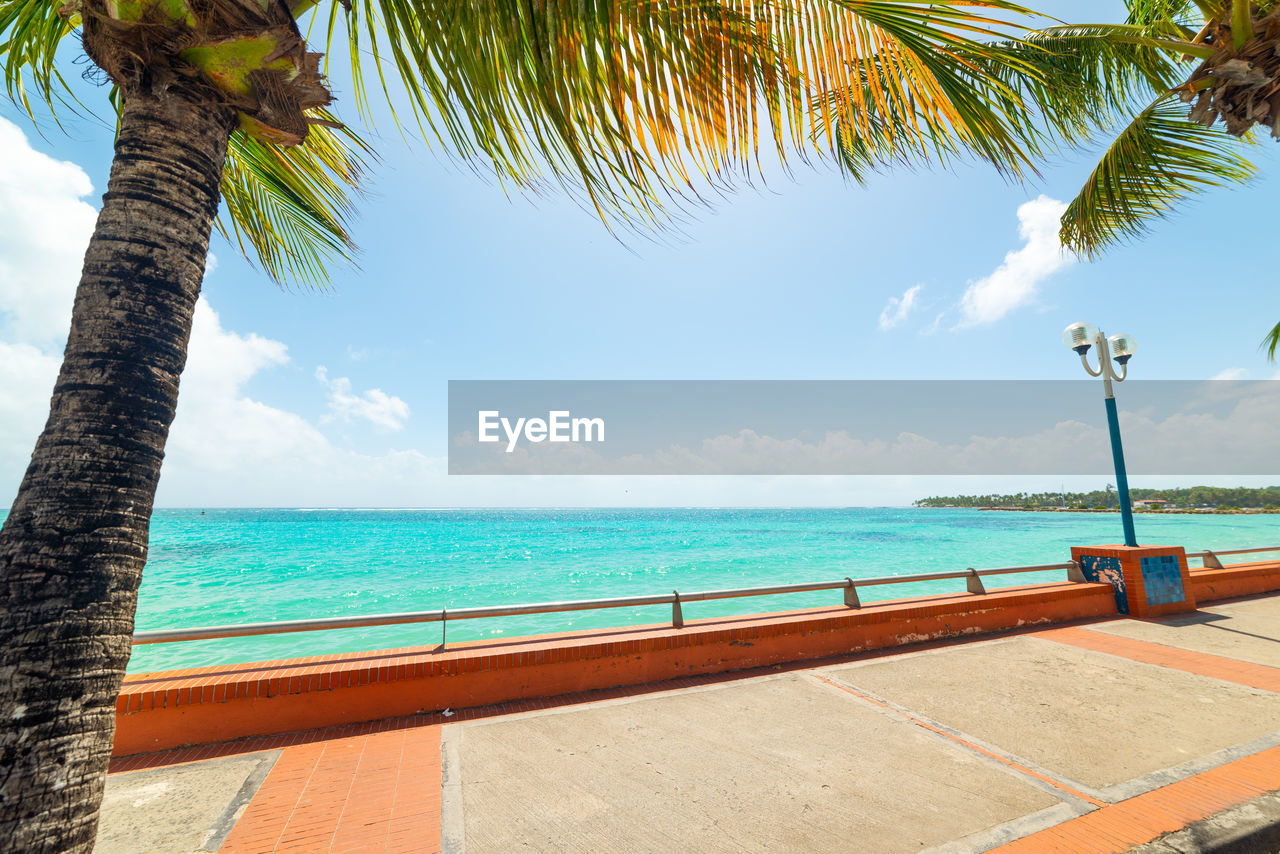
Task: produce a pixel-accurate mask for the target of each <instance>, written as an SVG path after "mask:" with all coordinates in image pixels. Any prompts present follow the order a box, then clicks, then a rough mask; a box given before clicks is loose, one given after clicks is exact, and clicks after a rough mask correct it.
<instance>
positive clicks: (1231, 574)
mask: <svg viewBox="0 0 1280 854" xmlns="http://www.w3.org/2000/svg"><path fill="white" fill-rule="evenodd" d="M1191 590H1192V592H1193V593H1194V594H1195V597H1196V601H1197V602H1211V601H1213V600H1215V599H1231V598H1234V597H1236V596H1253V595H1255V594H1258V593H1270V592H1272V591H1274V590H1280V561H1262V562H1258V563H1240V564H1234V565H1232V566H1228V567H1226V568H1225V569H1196V570H1193V571H1192V572H1191Z"/></svg>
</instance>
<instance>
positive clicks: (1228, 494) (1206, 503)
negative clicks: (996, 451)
mask: <svg viewBox="0 0 1280 854" xmlns="http://www.w3.org/2000/svg"><path fill="white" fill-rule="evenodd" d="M1129 495H1130V497H1131V498H1132V499H1133V501H1135V502H1137V501H1144V500H1150V499H1162V500H1164V501H1167V502H1169V506H1173V507H1186V508H1191V507H1214V508H1226V507H1276V506H1280V486H1265V487H1260V488H1249V487H1244V486H1237V487H1225V486H1190V487H1183V488H1179V489H1131V490H1129ZM1119 504H1120V501H1119V498H1118V497H1117V495H1116V490H1115V486H1114V485H1112V484H1110V483H1109V484H1107V486H1106V488H1105V489H1095V490H1093V491H1092V492H1018V493H1014V494H1012V495H997V494H994V493H993V494H991V495H951V496H932V497H930V498H922V499H920V500H919V501H916V502H915V506H916V507H1025V508H1037V507H1043V508H1055V507H1080V508H1093V507H1117V506H1119Z"/></svg>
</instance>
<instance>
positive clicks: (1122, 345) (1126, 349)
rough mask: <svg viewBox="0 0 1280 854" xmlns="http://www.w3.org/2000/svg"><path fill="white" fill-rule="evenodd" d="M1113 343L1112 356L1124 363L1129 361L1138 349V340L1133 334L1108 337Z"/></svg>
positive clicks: (1108, 340) (1110, 342) (1109, 341)
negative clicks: (1134, 338) (1135, 339)
mask: <svg viewBox="0 0 1280 854" xmlns="http://www.w3.org/2000/svg"><path fill="white" fill-rule="evenodd" d="M1107 342H1108V343H1109V344H1110V345H1111V358H1113V359H1115V360H1116V361H1117V362H1119V363H1120V364H1122V365H1126V364H1128V363H1129V358H1130V357H1131V356H1132V355H1133V354H1134V353H1136V352H1137V351H1138V342H1137V341H1134V340H1133V336H1132V335H1112V336H1111V337H1110V338H1108V339H1107Z"/></svg>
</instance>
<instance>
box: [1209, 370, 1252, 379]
mask: <svg viewBox="0 0 1280 854" xmlns="http://www.w3.org/2000/svg"><path fill="white" fill-rule="evenodd" d="M1247 376H1249V369H1248V368H1227V369H1226V370H1225V371H1219V372H1218V373H1216V374H1214V375H1213V376H1212V377H1210V378H1209V379H1211V380H1242V379H1244V378H1245V377H1247Z"/></svg>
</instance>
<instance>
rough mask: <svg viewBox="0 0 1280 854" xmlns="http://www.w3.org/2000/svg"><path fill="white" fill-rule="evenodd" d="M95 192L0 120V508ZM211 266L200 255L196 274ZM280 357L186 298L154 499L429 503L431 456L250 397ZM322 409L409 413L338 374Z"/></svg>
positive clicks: (36, 423) (389, 422) (19, 467)
mask: <svg viewBox="0 0 1280 854" xmlns="http://www.w3.org/2000/svg"><path fill="white" fill-rule="evenodd" d="M92 191H93V186H92V182H91V181H90V180H89V176H88V175H87V174H86V173H85V171H84V170H83V169H81V168H80V167H79V166H77V165H76V164H74V163H68V162H64V161H60V160H57V159H55V158H52V157H49V156H48V155H45V154H42V153H40V152H39V151H36V150H35V149H34V148H32V147H31V145H30V144H29V142H28V140H27V137H26V135H25V134H24V133H23V131H22V130H21V129H19V128H18V127H17V126H16V125H14V124H12V123H10V122H8V121H6V120H5V119H3V118H0V222H3V223H4V224H5V227H4V228H3V229H0V507H3V506H4V505H5V504H6V503H7V502H8V500H9V499H10V498H12V496H13V495H14V493H15V491H16V489H17V487H18V483H19V482H20V480H21V478H22V474H23V472H24V471H25V469H26V466H27V461H28V460H29V459H30V454H31V450H32V448H34V447H35V441H36V437H37V436H38V435H39V432H40V430H41V429H42V428H43V426H44V423H45V420H46V419H47V417H48V413H49V397H50V394H51V392H52V389H53V384H54V381H55V379H56V378H57V373H58V368H59V365H60V364H61V362H62V348H63V345H64V343H65V341H66V335H67V330H68V328H69V326H70V319H71V307H72V304H73V302H74V297H75V288H76V284H77V283H78V281H79V278H80V269H81V266H82V264H83V259H84V251H85V246H86V245H87V244H88V242H89V238H90V236H91V235H92V233H93V225H94V220H95V218H96V216H97V212H96V211H95V209H94V208H93V206H92V205H90V204H89V203H88V202H86V201H84V198H85V197H86V196H87V195H88V194H90V193H91V192H92ZM217 264H218V259H217V257H216V256H215V255H214V254H213V253H210V254H209V256H208V258H207V260H206V262H205V271H206V274H208V273H212V272H213V271H214V270H215V269H216V268H217ZM288 363H289V353H288V348H287V347H286V346H285V344H284V343H283V342H281V341H277V340H274V339H271V338H268V337H264V336H262V335H257V334H253V333H247V334H244V333H239V332H236V331H232V330H229V329H226V328H224V327H223V325H222V323H221V320H220V319H219V317H218V314H217V312H216V311H214V309H213V307H212V306H210V305H209V303H208V301H207V300H205V299H201V300H200V301H199V302H198V303H197V304H196V310H195V317H194V322H193V326H192V332H191V344H190V348H189V351H188V359H187V367H186V370H185V371H184V373H183V377H182V386H181V394H180V395H179V402H178V412H177V416H176V418H175V420H174V425H173V429H172V431H171V433H170V436H169V442H168V446H167V448H166V454H165V464H164V468H163V471H162V475H161V483H160V490H159V494H158V496H157V501H158V503H159V504H161V505H164V504H170V505H172V504H178V505H188V506H189V505H201V504H209V505H240V506H245V505H297V504H300V503H305V502H309V501H314V502H323V503H328V504H334V505H339V504H350V503H352V502H363V503H369V504H386V503H399V504H415V503H416V504H427V503H432V500H431V499H432V497H433V496H432V493H433V492H434V493H436V494H435V496H434V497H435V498H436V500H437V501H438V500H439V498H440V497H441V496H440V493H441V492H442V489H441V487H442V486H443V485H444V461H443V460H442V459H439V458H433V457H430V456H428V455H426V454H423V453H420V452H419V451H416V450H398V449H388V450H387V451H385V452H383V453H381V454H375V455H370V454H359V453H356V452H354V451H351V450H350V449H348V448H345V447H342V446H340V445H337V444H335V443H334V442H332V441H331V440H330V439H329V438H328V437H327V436H326V435H325V434H324V432H323V431H322V430H321V429H320V428H319V426H317V424H315V423H313V422H312V421H310V420H308V419H307V418H305V417H303V416H302V415H299V414H298V413H295V412H290V411H288V410H286V409H282V408H279V407H276V406H272V405H270V404H269V403H266V402H263V401H260V400H255V399H254V398H253V397H251V396H250V395H249V394H248V392H247V386H248V384H249V382H250V381H251V380H252V379H253V378H254V377H255V376H259V375H261V374H262V373H264V372H268V371H271V370H277V369H279V368H281V367H282V366H284V365H287V364H288ZM330 405H331V407H334V408H336V410H337V411H338V412H339V413H340V414H341V415H342V416H343V417H350V418H364V419H366V420H369V421H371V422H373V423H375V424H379V425H381V426H384V427H388V428H391V429H395V428H398V427H400V426H403V424H404V421H405V419H407V418H408V414H409V413H408V405H407V404H405V403H404V401H402V400H400V399H399V398H395V397H391V396H390V395H386V394H384V393H383V392H381V391H377V390H374V391H372V392H366V393H365V394H363V395H356V394H354V393H352V392H351V389H350V384H349V382H348V381H347V380H345V379H340V380H336V381H334V383H333V384H331V386H330ZM427 482H434V484H435V487H434V489H433V488H430V487H426V486H424V484H426V483H427Z"/></svg>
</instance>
